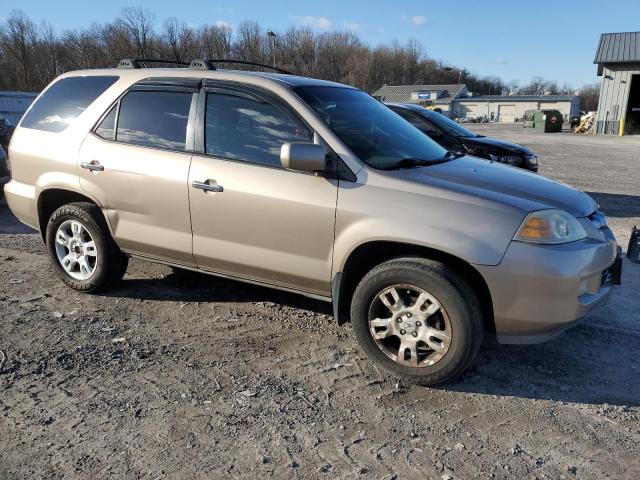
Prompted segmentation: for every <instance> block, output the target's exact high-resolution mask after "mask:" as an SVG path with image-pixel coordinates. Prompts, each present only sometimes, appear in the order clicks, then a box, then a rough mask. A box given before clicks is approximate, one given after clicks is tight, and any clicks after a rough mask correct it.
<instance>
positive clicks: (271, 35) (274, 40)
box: [267, 30, 277, 68]
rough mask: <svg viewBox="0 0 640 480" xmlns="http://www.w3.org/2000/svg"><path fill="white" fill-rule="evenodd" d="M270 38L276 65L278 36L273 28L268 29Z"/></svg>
mask: <svg viewBox="0 0 640 480" xmlns="http://www.w3.org/2000/svg"><path fill="white" fill-rule="evenodd" d="M267 35H268V36H269V40H271V57H272V58H273V67H274V68H275V66H276V37H277V35H276V34H275V32H274V31H273V30H267Z"/></svg>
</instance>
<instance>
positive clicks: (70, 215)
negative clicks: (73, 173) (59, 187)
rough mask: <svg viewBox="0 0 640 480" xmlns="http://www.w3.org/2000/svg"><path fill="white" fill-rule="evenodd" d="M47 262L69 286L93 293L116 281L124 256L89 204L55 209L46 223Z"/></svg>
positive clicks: (124, 264)
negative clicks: (48, 260) (48, 259)
mask: <svg viewBox="0 0 640 480" xmlns="http://www.w3.org/2000/svg"><path fill="white" fill-rule="evenodd" d="M46 243H47V249H48V251H49V257H50V260H51V265H52V267H53V269H54V270H55V272H56V274H57V275H58V276H59V277H60V278H61V279H62V281H63V282H64V283H65V284H67V285H68V286H69V287H71V288H73V289H75V290H80V291H83V292H95V291H97V290H100V289H104V288H107V287H109V286H111V285H112V284H113V283H115V282H116V281H118V280H120V279H121V278H122V277H123V276H124V274H125V272H126V269H127V264H128V258H127V257H126V256H125V255H124V254H123V253H122V252H121V251H120V249H119V248H118V246H117V245H116V244H115V242H114V241H113V239H112V238H111V234H110V233H109V229H108V228H107V225H106V223H105V220H104V217H103V216H102V212H100V209H99V208H98V207H97V206H96V205H93V204H91V203H70V204H67V205H64V206H62V207H60V208H58V209H57V210H56V211H55V212H53V214H52V215H51V217H50V218H49V222H48V224H47V231H46Z"/></svg>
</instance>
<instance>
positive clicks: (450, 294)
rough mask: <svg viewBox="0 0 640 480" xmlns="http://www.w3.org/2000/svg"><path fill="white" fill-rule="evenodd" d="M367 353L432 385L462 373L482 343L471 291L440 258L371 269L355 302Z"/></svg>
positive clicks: (385, 365) (354, 313)
mask: <svg viewBox="0 0 640 480" xmlns="http://www.w3.org/2000/svg"><path fill="white" fill-rule="evenodd" d="M351 322H352V327H353V331H354V334H355V336H356V338H357V340H358V343H359V344H360V345H361V347H362V348H363V350H364V351H365V352H366V353H367V355H368V356H369V357H370V358H372V359H373V360H374V361H375V362H376V363H377V364H379V365H380V366H382V367H383V368H385V369H386V370H388V371H389V372H391V373H393V374H394V375H396V376H398V377H401V378H403V379H405V380H408V381H410V382H414V383H420V384H423V385H433V384H436V383H442V382H445V381H448V380H452V379H454V378H455V377H457V376H459V375H460V374H462V373H463V372H464V371H465V370H466V369H467V368H468V366H469V365H470V364H471V362H472V361H473V359H474V357H475V356H476V354H477V352H478V349H479V347H480V343H481V342H482V319H481V313H480V308H479V305H478V300H477V297H476V295H475V294H474V292H473V290H472V289H471V288H470V287H469V286H468V284H467V283H466V282H465V281H464V280H463V279H462V278H461V277H460V276H458V275H457V274H455V273H454V272H452V271H451V270H450V269H448V268H447V267H446V266H445V265H443V264H442V263H439V262H434V261H430V260H426V259H422V258H401V259H394V260H390V261H387V262H384V263H382V264H380V265H378V266H377V267H375V268H374V269H372V270H371V271H370V272H369V273H368V274H367V275H365V276H364V278H363V279H362V280H361V281H360V283H359V284H358V286H357V288H356V291H355V293H354V297H353V301H352V305H351Z"/></svg>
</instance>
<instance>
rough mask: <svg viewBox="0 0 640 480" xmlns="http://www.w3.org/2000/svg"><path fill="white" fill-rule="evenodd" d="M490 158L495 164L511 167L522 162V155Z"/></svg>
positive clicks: (492, 156)
mask: <svg viewBox="0 0 640 480" xmlns="http://www.w3.org/2000/svg"><path fill="white" fill-rule="evenodd" d="M489 158H490V159H491V160H493V161H494V162H500V163H507V164H509V165H518V164H519V163H520V162H521V161H522V157H521V156H520V155H513V154H512V155H494V154H489Z"/></svg>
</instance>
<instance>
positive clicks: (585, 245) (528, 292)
mask: <svg viewBox="0 0 640 480" xmlns="http://www.w3.org/2000/svg"><path fill="white" fill-rule="evenodd" d="M611 238H613V235H611ZM618 258H619V248H618V246H617V244H616V243H615V239H613V240H610V241H603V240H596V239H594V238H588V239H585V240H581V241H578V242H573V243H569V244H565V245H534V244H528V243H522V242H512V243H511V244H510V245H509V248H508V249H507V252H506V253H505V256H504V258H503V260H502V262H501V263H500V265H497V266H478V267H477V268H478V270H479V271H480V273H481V274H482V275H483V277H484V278H485V280H486V282H487V284H488V286H489V290H490V292H491V296H492V300H493V309H494V318H495V327H496V335H497V337H498V341H499V342H500V343H540V342H545V341H547V340H551V339H552V338H554V337H556V336H557V335H559V334H560V333H562V332H563V331H564V330H565V329H567V328H568V327H570V326H572V325H573V324H575V323H576V322H577V321H578V320H580V319H581V318H583V317H584V316H585V315H587V314H588V313H589V312H590V311H591V310H592V309H593V308H594V307H595V306H596V305H599V304H602V303H604V302H605V301H606V300H607V299H608V298H609V296H610V295H611V291H612V289H613V285H614V283H616V278H617V279H618V283H619V278H620V274H619V271H616V267H617V268H618V269H619V265H620V264H619V260H617V259H618Z"/></svg>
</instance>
